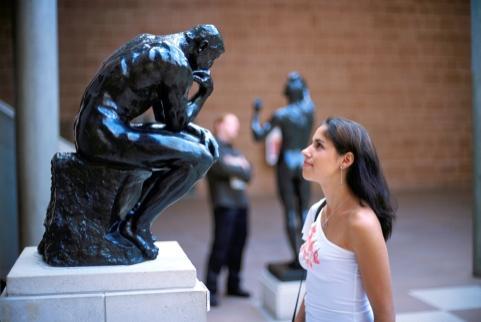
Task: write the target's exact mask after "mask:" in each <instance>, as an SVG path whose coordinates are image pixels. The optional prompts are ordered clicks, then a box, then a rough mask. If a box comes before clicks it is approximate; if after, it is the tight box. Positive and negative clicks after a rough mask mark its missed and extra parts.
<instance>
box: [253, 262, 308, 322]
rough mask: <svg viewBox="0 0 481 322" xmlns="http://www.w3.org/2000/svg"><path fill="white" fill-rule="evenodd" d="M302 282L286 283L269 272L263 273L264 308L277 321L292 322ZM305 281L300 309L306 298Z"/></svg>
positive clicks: (262, 293)
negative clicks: (303, 299)
mask: <svg viewBox="0 0 481 322" xmlns="http://www.w3.org/2000/svg"><path fill="white" fill-rule="evenodd" d="M300 282H301V281H290V282H284V281H280V280H279V279H277V278H276V277H275V276H274V275H272V274H271V273H270V272H269V271H268V270H265V271H264V272H263V273H262V277H261V301H262V306H263V307H264V308H265V309H267V311H268V312H269V313H270V314H271V315H272V317H273V318H274V319H275V320H286V321H290V320H291V318H292V313H293V312H294V306H295V304H296V299H297V293H298V292H299V285H300ZM304 292H305V289H304V281H303V282H302V288H301V294H300V296H299V303H298V308H299V306H300V305H301V303H302V298H303V297H304Z"/></svg>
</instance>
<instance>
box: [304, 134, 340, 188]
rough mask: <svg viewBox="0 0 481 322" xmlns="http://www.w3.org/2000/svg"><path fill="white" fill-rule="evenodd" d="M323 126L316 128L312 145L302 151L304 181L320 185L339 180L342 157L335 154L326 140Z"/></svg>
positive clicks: (331, 144)
mask: <svg viewBox="0 0 481 322" xmlns="http://www.w3.org/2000/svg"><path fill="white" fill-rule="evenodd" d="M326 130H327V126H326V125H325V124H323V125H321V126H320V127H318V128H317V130H316V132H315V133H314V136H313V138H312V143H311V145H309V146H308V147H307V148H305V149H304V150H302V154H303V155H304V165H303V167H302V176H303V177H304V179H306V180H309V181H314V182H317V183H320V184H323V183H325V182H329V181H331V180H333V179H337V180H339V171H340V166H341V161H342V156H341V155H339V154H338V153H337V150H336V148H335V147H334V144H333V143H332V142H331V141H330V140H329V139H328V138H326V136H325V135H324V133H325V132H326Z"/></svg>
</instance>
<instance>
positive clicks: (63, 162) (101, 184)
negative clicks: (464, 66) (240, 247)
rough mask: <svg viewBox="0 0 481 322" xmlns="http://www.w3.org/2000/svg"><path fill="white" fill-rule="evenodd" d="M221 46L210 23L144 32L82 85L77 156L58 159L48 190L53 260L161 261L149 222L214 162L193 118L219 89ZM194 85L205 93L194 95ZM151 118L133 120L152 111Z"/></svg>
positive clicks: (44, 250) (212, 145)
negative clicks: (216, 67)
mask: <svg viewBox="0 0 481 322" xmlns="http://www.w3.org/2000/svg"><path fill="white" fill-rule="evenodd" d="M223 52H224V45H223V40H222V37H221V35H220V33H219V32H218V30H217V29H216V28H215V27H214V26H213V25H198V26H196V27H194V28H192V29H191V30H188V31H186V32H181V33H177V34H172V35H165V36H156V35H150V34H142V35H139V36H137V37H135V38H134V39H132V40H131V41H129V42H127V43H126V44H125V45H124V46H122V47H121V48H119V49H118V50H117V51H115V52H114V53H113V54H112V56H111V57H109V58H108V59H107V60H106V61H105V62H104V63H103V65H102V66H101V68H100V69H99V71H98V72H97V74H96V75H95V76H94V78H93V79H92V81H91V82H90V84H89V85H88V87H87V88H86V90H85V94H84V96H83V99H82V102H81V107H80V112H79V114H78V116H77V119H76V122H75V139H76V149H77V153H71V154H57V155H56V156H55V157H54V158H53V159H52V196H51V200H50V205H49V208H48V210H47V218H46V220H45V228H46V230H45V234H44V237H43V239H42V241H41V243H40V245H39V246H38V251H39V253H40V254H42V255H43V258H44V260H45V261H46V262H47V263H49V264H51V265H55V266H79V265H80V266H81V265H112V264H133V263H138V262H142V261H144V260H148V259H153V258H156V256H157V253H158V248H157V247H156V246H155V245H154V241H155V240H154V238H153V237H152V234H151V232H150V226H151V224H152V222H153V221H154V220H155V218H156V217H157V216H158V215H159V214H160V213H161V212H162V211H163V210H164V209H165V208H166V207H168V206H169V205H171V204H172V203H174V202H175V201H177V200H178V199H179V198H181V197H182V196H183V195H184V194H185V193H186V192H188V191H189V190H190V188H191V187H192V186H193V184H194V183H195V182H196V181H197V180H199V179H200V178H201V177H202V176H203V175H204V174H205V173H206V172H207V170H208V169H209V168H210V166H211V165H212V164H213V163H214V162H215V161H216V160H217V158H218V146H217V143H216V141H215V139H214V138H213V136H212V135H211V134H210V132H209V131H208V130H205V129H203V128H200V127H198V126H196V125H194V124H193V123H192V122H193V120H194V119H195V117H196V115H197V114H198V113H199V111H200V109H201V107H202V105H203V104H204V102H205V101H206V99H207V98H208V97H209V95H210V94H211V93H212V91H213V82H212V78H211V76H210V71H209V69H210V67H211V66H212V64H213V63H214V60H215V59H216V58H218V57H219V56H220V55H221V54H222V53H223ZM193 82H196V83H198V85H199V89H198V91H197V93H196V94H195V95H194V96H193V97H192V98H191V99H189V98H188V93H189V89H190V88H191V86H192V84H193ZM151 107H152V109H153V112H154V115H155V122H153V123H149V124H135V123H133V122H132V121H133V120H134V118H136V117H137V116H139V115H141V114H143V113H144V112H145V111H147V110H148V109H149V108H151Z"/></svg>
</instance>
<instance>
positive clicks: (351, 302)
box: [299, 199, 374, 322]
mask: <svg viewBox="0 0 481 322" xmlns="http://www.w3.org/2000/svg"><path fill="white" fill-rule="evenodd" d="M323 202H324V199H323V200H321V201H319V202H318V203H316V204H314V205H313V206H312V207H311V209H310V210H309V212H308V214H307V217H306V221H305V222H304V227H303V228H302V239H304V241H305V242H304V244H303V245H302V246H301V249H300V252H299V261H300V263H301V265H302V267H304V268H305V269H306V270H307V278H306V296H305V300H304V304H305V308H306V322H333V321H335V322H372V321H374V318H373V313H372V309H371V305H370V303H369V300H368V298H367V296H366V292H365V291H364V288H363V286H362V283H361V275H360V273H359V268H358V265H357V261H356V256H355V254H354V253H353V252H351V251H349V250H347V249H344V248H342V247H340V246H338V245H336V244H334V243H332V242H330V241H329V240H328V239H327V237H326V235H325V234H324V231H323V229H322V227H321V216H322V213H323V212H321V213H320V215H319V216H318V218H317V219H316V221H314V217H315V215H316V212H317V210H318V208H319V207H320V205H321V204H322V203H323Z"/></svg>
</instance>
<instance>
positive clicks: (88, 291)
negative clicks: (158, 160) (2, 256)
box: [0, 242, 209, 322]
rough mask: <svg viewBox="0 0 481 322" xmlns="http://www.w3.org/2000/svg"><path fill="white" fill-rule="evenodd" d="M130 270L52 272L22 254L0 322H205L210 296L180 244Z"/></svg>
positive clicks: (164, 245)
mask: <svg viewBox="0 0 481 322" xmlns="http://www.w3.org/2000/svg"><path fill="white" fill-rule="evenodd" d="M156 245H157V247H159V255H158V256H157V259H155V260H153V261H148V262H144V263H140V264H136V265H129V266H89V267H51V266H48V265H47V264H46V263H44V262H43V260H42V259H41V257H40V255H39V254H38V253H37V251H36V248H34V247H27V248H25V249H24V251H23V252H22V254H21V255H20V257H19V258H18V259H17V262H16V263H15V265H14V266H13V268H12V270H11V271H10V273H9V274H8V276H7V287H6V289H5V291H4V292H3V294H2V295H1V296H0V321H2V322H3V321H8V322H20V321H22V322H23V321H29V322H30V321H38V322H44V321H45V322H55V321H59V322H70V321H72V322H80V321H89V322H90V321H95V322H96V321H99V322H103V321H107V322H110V321H116V322H117V321H135V322H143V321H146V322H147V321H149V322H151V321H166V322H167V321H169V322H170V321H176V322H177V321H186V322H187V321H189V322H190V321H207V311H208V310H209V300H208V299H209V296H208V295H209V294H208V290H207V288H206V287H205V286H204V284H202V283H201V282H200V281H198V280H197V277H196V270H195V267H194V266H193V265H192V263H191V262H190V260H189V259H188V258H187V256H186V255H185V253H184V252H183V251H182V249H181V248H180V246H179V244H178V243H177V242H158V243H156Z"/></svg>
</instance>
